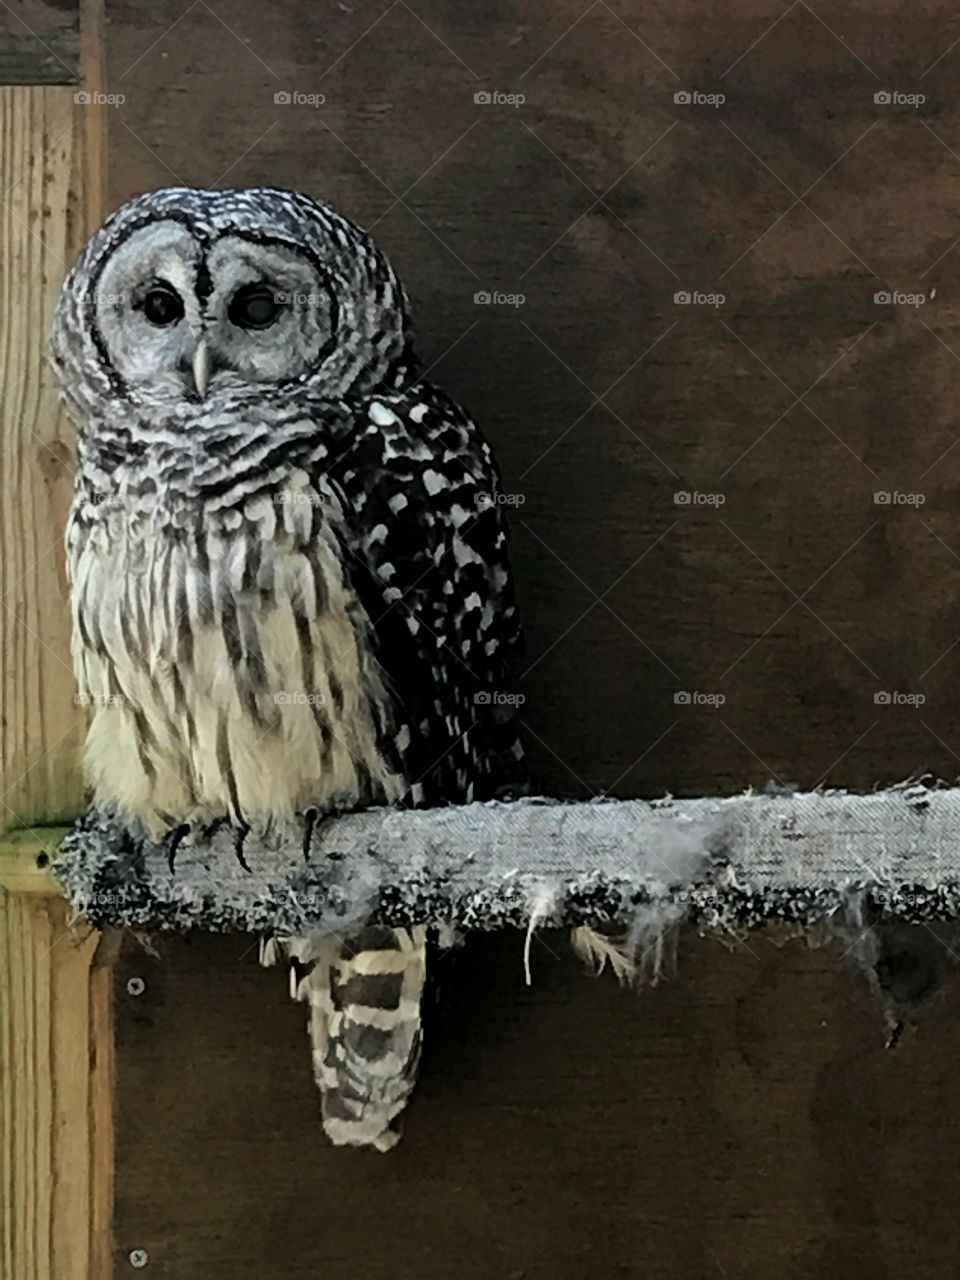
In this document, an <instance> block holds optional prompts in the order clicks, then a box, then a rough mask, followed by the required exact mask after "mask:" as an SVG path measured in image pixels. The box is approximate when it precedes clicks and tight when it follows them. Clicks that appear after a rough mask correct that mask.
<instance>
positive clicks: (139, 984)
mask: <svg viewBox="0 0 960 1280" xmlns="http://www.w3.org/2000/svg"><path fill="white" fill-rule="evenodd" d="M146 989H147V984H146V983H145V982H144V980H143V979H142V978H128V979H127V995H128V996H142V995H143V993H144V992H145V991H146Z"/></svg>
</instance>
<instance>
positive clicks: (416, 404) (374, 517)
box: [325, 383, 523, 805]
mask: <svg viewBox="0 0 960 1280" xmlns="http://www.w3.org/2000/svg"><path fill="white" fill-rule="evenodd" d="M352 416H353V421H354V424H355V425H354V428H353V430H352V432H351V434H350V437H349V438H348V439H345V440H343V441H342V442H341V444H340V447H339V452H337V451H334V450H331V456H330V459H329V461H328V462H327V464H326V466H325V476H326V479H327V481H328V482H330V483H331V484H332V485H333V486H334V487H335V488H336V489H337V490H338V492H339V494H340V495H341V501H342V505H343V513H344V521H343V527H342V534H341V536H342V539H343V551H344V562H345V566H346V570H347V572H348V574H349V575H350V579H351V584H352V586H353V588H354V590H355V591H356V593H357V595H358V597H359V598H360V600H361V602H362V604H363V606H364V609H365V611H366V614H367V616H368V618H369V620H370V627H371V635H370V637H369V638H370V641H371V643H372V644H373V646H374V648H375V651H376V654H377V657H378V660H379V663H380V665H381V667H382V669H383V670H384V672H385V675H386V678H387V680H388V682H389V686H390V688H391V691H392V693H393V696H394V698H395V699H396V701H397V703H398V705H399V708H401V709H402V710H401V711H400V712H399V713H398V719H399V720H402V721H403V722H404V723H405V725H406V726H407V727H408V730H409V740H407V736H406V735H404V739H403V741H401V742H400V743H398V744H397V745H398V747H399V748H400V751H401V754H402V757H403V766H404V768H403V772H404V774H405V776H406V777H407V779H408V783H409V794H408V797H407V799H408V802H410V803H414V804H427V805H429V804H436V803H443V802H456V801H466V800H470V799H486V798H489V797H491V796H494V795H497V794H502V793H504V792H506V791H517V790H519V789H521V788H522V781H523V763H522V749H521V746H520V743H519V739H518V736H517V731H516V726H515V723H513V718H514V711H515V707H516V697H515V695H514V694H513V693H512V691H511V688H510V683H509V682H510V678H511V677H510V668H511V665H512V663H513V662H515V660H516V659H517V658H518V656H519V654H520V652H521V646H522V639H521V629H520V620H519V614H518V610H517V606H516V601H515V598H514V585H513V577H512V574H511V570H510V561H509V538H508V531H507V527H506V522H505V520H504V517H503V508H502V506H501V505H500V503H499V502H498V496H499V493H500V482H499V473H498V471H497V468H496V465H495V463H494V461H493V456H492V453H491V451H490V447H489V445H488V444H487V442H486V441H485V440H484V438H483V436H482V435H481V433H480V431H479V429H478V428H477V427H476V426H475V425H474V423H473V422H472V421H471V420H470V418H469V417H468V416H467V415H466V413H465V412H464V411H463V410H462V409H461V408H460V407H459V406H458V405H457V404H456V403H455V402H454V401H453V400H451V399H450V398H449V397H447V396H446V395H444V394H443V393H442V392H441V391H439V390H438V389H437V388H435V387H433V386H431V385H430V384H427V383H420V384H417V385H415V386H414V387H412V388H409V389H408V390H406V391H405V392H404V393H402V394H396V393H394V394H388V395H381V396H379V397H371V398H370V399H368V400H365V401H363V402H362V403H360V404H357V405H355V406H354V407H353V415H352Z"/></svg>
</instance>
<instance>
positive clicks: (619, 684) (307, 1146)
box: [105, 0, 960, 1280]
mask: <svg viewBox="0 0 960 1280" xmlns="http://www.w3.org/2000/svg"><path fill="white" fill-rule="evenodd" d="M107 17H108V24H107V26H106V53H107V83H106V86H105V88H106V90H107V91H108V92H113V93H122V94H124V95H125V98H126V100H125V102H124V103H123V104H122V105H120V106H118V107H116V108H111V109H110V114H109V157H110V163H109V187H110V203H111V205H115V204H118V203H120V202H121V201H122V200H124V199H126V198H127V197H129V196H131V195H133V194H135V193H137V192H140V191H143V190H145V189H148V188H152V187H156V186H162V185H168V184H171V183H191V184H200V185H216V184H220V185H247V184H254V183H269V184H278V185H289V186H292V187H298V188H302V189H304V190H306V191H308V192H311V193H313V194H315V195H318V196H320V197H322V198H324V199H327V200H329V201H331V202H332V203H333V204H335V205H336V206H337V207H338V208H339V209H340V210H342V211H343V212H344V213H346V214H348V215H349V216H350V217H352V218H354V219H355V220H356V221H358V222H360V223H361V224H363V225H365V226H369V227H371V228H372V229H373V233H374V235H375V237H376V238H377V239H378V240H379V242H380V243H381V244H382V246H383V247H384V248H385V250H386V251H387V252H388V254H389V255H390V256H391V257H392V259H393V261H394V262H395V264H396V266H397V267H398V269H399V271H400V272H401V274H402V276H403V277H404V279H405V281H406V283H407V286H408V288H409V290H410V293H411V295H412V298H413V301H414V306H415V314H416V316H417V319H418V328H419V333H420V345H421V349H422V351H423V354H424V356H425V358H426V362H427V364H428V365H431V366H432V375H431V376H433V377H434V378H435V379H436V380H437V381H438V382H440V383H442V384H443V385H444V386H445V387H447V388H448V389H449V390H451V391H452V392H454V393H455V394H456V395H457V396H459V397H460V398H461V399H462V400H463V401H464V402H465V403H466V404H467V405H468V406H469V407H470V408H471V410H472V411H473V413H474V414H475V416H476V418H477V420H478V421H479V422H480V424H481V425H482V426H483V428H484V430H485V431H486V433H487V434H488V436H489V437H490V439H491V440H492V442H493V444H494V446H495V448H496V450H497V453H498V455H499V458H500V461H501V463H502V466H503V470H504V489H505V492H507V493H509V494H511V495H515V496H516V497H522V499H523V502H522V505H518V506H517V508H516V511H515V513H514V521H513V527H514V546H515V560H516V569H517V576H518V580H519V589H520V595H521V603H522V606H523V610H524V614H525V617H526V622H527V630H528V639H529V644H528V648H529V656H528V658H527V661H526V667H525V671H524V674H523V682H522V688H523V691H524V693H525V695H526V699H527V700H526V702H525V704H524V706H523V708H522V717H523V721H524V723H525V725H526V728H527V738H528V744H529V747H530V754H531V759H532V765H533V771H534V775H535V782H536V785H537V788H538V789H540V790H542V791H545V792H551V793H554V794H571V795H578V796H589V795H593V794H596V793H597V792H608V793H610V794H613V795H621V796H632V795H640V796H655V795H659V794H662V793H664V792H666V791H670V792H673V793H675V794H691V795H698V794H709V793H718V792H719V793H730V792H735V791H738V790H740V789H742V788H744V787H746V786H748V785H752V786H756V787H761V786H763V785H765V784H766V783H767V782H768V781H770V780H771V779H773V780H777V781H780V782H784V783H790V784H797V785H801V786H804V787H810V786H814V785H816V784H830V785H843V786H848V787H853V788H860V789H869V788H870V787H872V786H874V785H875V784H877V783H890V782H895V781H898V780H900V779H902V778H904V777H906V776H908V775H910V774H914V773H920V772H923V771H931V772H932V773H934V774H935V775H938V776H940V777H950V778H952V777H954V776H955V775H956V772H957V763H958V755H957V752H958V751H960V719H958V716H960V712H958V700H957V698H956V697H955V696H954V686H955V683H956V674H957V668H958V663H960V644H958V639H960V603H958V597H960V592H958V590H957V586H958V582H960V523H958V514H957V488H958V485H957V476H958V465H960V449H957V448H956V444H957V440H958V414H957V409H956V405H957V391H958V389H960V323H958V306H957V281H958V278H960V248H958V247H955V246H958V245H960V217H958V214H957V209H958V203H960V202H958V196H960V112H958V105H957V91H956V84H957V73H958V67H960V14H957V13H956V12H955V11H954V10H953V8H952V6H948V5H947V4H941V3H934V2H933V0H926V2H923V3H906V2H896V3H895V2H893V0H874V2H872V3H867V2H866V0H863V2H856V0H832V3H830V4H829V5H828V4H827V3H826V0H817V2H816V3H811V4H809V5H808V4H806V3H805V2H804V0H794V2H793V3H787V2H785V0H738V3H736V4H732V5H727V4H720V3H717V2H716V0H655V2H652V3H647V4H643V5H641V4H637V3H634V4H627V3H622V2H620V0H616V2H612V3H610V4H607V3H605V0H597V2H596V3H593V4H588V2H587V0H576V3H566V2H565V0H557V2H555V3H549V4H548V3H543V2H536V3H534V2H533V0H531V2H528V3H513V4H511V3H495V2H490V3H485V2H481V3H477V4H456V3H453V2H452V0H416V3H414V4H413V5H408V4H406V3H405V2H404V0H398V2H397V3H391V2H390V0H380V2H379V3H361V0H341V2H340V3H322V4H308V3H305V2H304V0H299V2H297V3H290V2H288V3H283V4H274V5H268V4H265V3H262V2H261V3H253V2H252V0H217V2H216V3H213V4H207V3H206V2H205V0H196V2H195V3H193V4H188V3H187V0H179V2H176V3H175V2H174V0H161V2H159V3H158V2H157V0H126V2H125V3H120V2H111V3H109V4H108V6H107ZM955 44H956V45H957V47H956V48H955V47H954V45H955ZM693 90H697V91H699V92H701V93H703V94H723V95H724V96H725V101H724V102H723V103H722V104H719V105H710V104H706V103H703V104H689V105H687V104H683V103H676V102H675V101H674V94H675V93H677V92H678V91H687V92H691V91H693ZM478 92H491V93H492V92H499V93H502V94H523V95H525V99H526V100H525V101H524V102H523V103H522V105H518V106H512V105H506V104H499V105H498V104H493V103H490V104H483V103H479V104H478V103H476V102H475V101H474V95H475V94H476V93H478ZM878 92H888V93H891V94H892V93H894V92H896V93H899V94H904V95H909V94H922V95H924V97H925V101H924V102H923V103H921V104H918V105H908V104H906V103H899V104H897V103H882V102H881V103H876V102H875V101H874V95H875V94H876V93H878ZM277 93H288V94H291V95H293V94H295V93H296V94H302V95H317V94H323V95H324V96H325V102H324V104H323V105H322V106H317V107H314V106H311V105H307V104H306V103H302V104H300V105H297V104H294V103H292V102H291V103H276V102H275V101H274V96H275V94H277ZM495 290H496V291H499V292H500V293H503V294H516V293H522V294H523V295H524V296H525V301H524V302H523V304H522V305H520V306H517V307H511V306H508V305H482V304H477V303H475V301H474V295H475V294H476V293H477V292H480V291H495ZM894 290H898V291H901V292H902V293H904V294H920V293H922V294H923V295H924V301H923V303H922V304H921V305H917V306H911V305H908V304H906V303H876V302H875V301H874V296H875V294H876V293H877V292H880V291H894ZM678 291H688V292H693V291H699V292H700V293H703V294H710V293H714V294H715V293H722V294H723V295H724V302H723V303H722V305H720V306H718V307H710V306H707V305H681V304H678V303H675V301H674V295H675V293H677V292H678ZM878 491H880V492H887V493H889V492H894V491H897V492H900V493H901V494H908V495H913V496H914V501H913V502H911V503H906V504H893V503H890V504H882V503H877V502H876V501H875V497H874V495H875V493H877V492H878ZM677 492H689V493H699V494H706V495H715V496H716V495H720V496H722V498H723V503H722V505H718V499H717V498H716V497H715V499H714V501H713V502H711V503H697V502H691V503H688V504H681V503H677V502H676V501H675V496H674V495H675V494H676V493H677ZM920 497H922V499H923V501H922V504H920V501H919V498H920ZM681 691H685V692H687V693H690V694H693V693H700V694H708V695H714V696H713V697H712V700H711V702H710V703H706V704H704V703H700V704H699V705H698V704H697V703H696V702H695V701H694V700H693V699H692V698H691V701H690V703H689V704H687V705H683V704H678V703H676V702H675V695H676V694H677V693H678V692H681ZM878 694H887V695H890V697H889V699H888V701H887V702H886V703H884V702H882V701H881V702H877V700H876V698H877V695H878ZM715 695H722V696H723V698H724V699H725V701H724V702H723V703H722V704H720V703H719V699H718V698H717V697H716V696H715ZM895 695H899V696H900V701H899V703H898V700H897V697H896V696H895ZM921 697H922V698H923V699H924V701H923V702H922V703H921V702H920V701H919V699H920V698H921ZM907 698H909V701H905V700H904V699H907ZM252 941H253V940H252V939H241V938H229V939H200V938H193V939H177V940H169V939H168V940H162V941H160V943H159V944H158V945H159V948H160V954H159V958H154V957H151V956H150V955H148V954H147V953H145V952H142V951H140V950H138V949H137V948H136V947H133V946H130V947H128V948H127V950H126V952H125V954H124V957H123V960H122V963H121V970H120V974H119V975H118V976H119V982H118V992H119V995H118V1009H117V1021H118V1112H119V1128H118V1169H117V1188H118V1192H117V1195H118V1199H117V1254H116V1257H117V1275H118V1276H124V1275H128V1274H130V1268H129V1265H128V1262H127V1257H128V1254H129V1251H130V1250H131V1249H135V1248H144V1249H147V1250H148V1252H149V1255H150V1262H149V1271H148V1273H147V1274H149V1275H150V1276H164V1277H176V1278H177V1280H186V1278H187V1277H191V1278H193V1277H201V1276H202V1277H210V1278H212V1280H221V1278H222V1280H247V1278H248V1277H250V1278H251V1280H252V1277H258V1278H259V1277H266V1276H269V1277H273V1276H277V1277H280V1276H283V1277H285V1280H297V1278H299V1277H304V1280H306V1277H311V1278H312V1277H315V1276H325V1277H330V1278H331V1280H341V1278H342V1280H388V1278H389V1280H403V1278H404V1277H418V1278H423V1280H433V1278H434V1277H436V1278H437V1280H440V1278H441V1277H442V1278H443V1280H447V1277H452V1276H460V1275H463V1276H469V1277H477V1280H494V1278H496V1280H500V1278H502V1280H554V1278H557V1277H559V1278H561V1280H581V1278H582V1280H587V1278H588V1277H589V1278H590V1280H593V1278H594V1277H597V1276H608V1275H609V1276H630V1277H634V1276H636V1277H643V1280H661V1278H662V1280H668V1278H671V1280H672V1278H681V1280H701V1278H713V1277H716V1278H717V1280H746V1278H749V1280H754V1278H756V1280H768V1278H769V1277H780V1276H786V1277H791V1280H792V1278H794V1277H795V1278H797V1280H806V1278H808V1277H809V1280H848V1278H849V1280H855V1278H856V1280H859V1277H860V1276H862V1275H870V1276H872V1277H875V1278H876V1280H887V1277H889V1278H890V1280H893V1277H900V1276H902V1275H909V1276H911V1277H916V1278H920V1280H941V1278H942V1280H948V1278H949V1280H953V1277H955V1275H956V1272H957V1264H956V1257H957V1253H958V1248H960V1235H958V1231H960V1228H958V1223H957V1214H956V1203H957V1198H958V1194H960V1185H958V1168H957V1160H956V1150H957V1130H958V1123H960V1110H958V1106H957V1101H956V1099H957V1092H958V1090H957V1082H956V1068H955V1064H956V1061H957V1056H958V1050H960V1042H958V1032H957V1026H958V1007H957V1002H958V999H960V991H958V987H957V984H956V982H955V981H954V980H952V979H951V980H947V981H944V982H943V983H942V985H941V986H940V987H939V989H938V990H937V991H936V993H935V994H934V995H933V996H932V997H931V999H930V1000H929V1002H927V1003H926V1004H924V1005H922V1006H918V1007H916V1008H906V1009H901V1010H899V1011H898V1012H897V1016H898V1017H899V1018H900V1019H901V1021H902V1024H903V1026H902V1030H901V1034H900V1035H899V1038H898V1039H896V1040H895V1041H894V1042H892V1043H891V1047H889V1048H886V1049H885V1048H884V1045H885V1043H888V1042H890V1037H889V1031H890V1028H889V1026H887V1025H885V1023H884V1019H883V1017H882V1014H881V1011H880V1010H879V1008H877V1007H876V1006H875V1005H873V1004H872V1003H871V1001H870V999H869V997H868V994H867V991H866V987H865V984H864V983H863V982H862V980H861V979H859V978H858V977H856V976H855V975H851V973H850V971H849V970H850V965H849V957H846V958H844V955H843V953H844V950H845V948H846V947H847V945H848V942H849V941H850V939H848V940H845V941H843V942H840V943H838V944H835V945H833V946H831V947H826V948H824V949H820V950H810V949H807V948H806V947H805V945H804V944H803V943H802V942H801V941H793V942H791V943H790V944H789V945H776V946H775V945H774V942H777V943H779V944H783V943H784V939H783V938H782V937H776V936H774V935H769V936H768V935H751V936H750V937H748V938H744V939H729V940H728V947H727V948H726V949H725V948H723V947H720V946H719V945H717V944H716V943H710V942H706V941H700V940H698V939H696V938H694V937H690V936H686V937H685V938H684V939H683V940H682V941H681V946H680V966H679V974H678V976H677V977H676V978H674V979H672V980H671V981H668V982H667V983H665V984H664V985H661V986H660V987H658V988H657V989H656V990H654V991H647V992H645V993H643V994H642V995H640V996H636V995H633V994H631V993H624V992H620V991H618V990H617V988H616V986H615V985H614V984H613V983H612V982H611V981H609V980H607V979H603V980H601V981H597V982H590V981H588V980H587V979H586V978H585V977H583V976H582V975H581V974H580V973H579V972H578V967H577V965H576V963H575V962H574V961H573V960H572V959H571V958H570V957H569V953H568V951H567V949H566V942H565V940H564V939H562V938H561V937H558V936H554V935H547V936H546V937H544V938H541V939H538V940H537V941H536V942H535V944H534V950H533V958H534V986H533V988H532V990H529V991H528V990H527V989H526V988H525V987H524V985H523V975H522V964H521V942H520V940H519V939H517V938H516V937H514V936H513V935H505V936H503V937H501V938H498V939H475V940H472V941H471V944H470V945H469V946H468V947H467V949H466V950H465V952H464V953H463V955H462V956H461V957H460V960H459V964H458V966H457V978H456V981H455V982H453V983H452V984H451V987H452V990H453V991H454V994H455V1003H454V1007H453V1009H452V1011H451V1012H450V1014H449V1016H448V1018H447V1021H446V1023H445V1025H444V1027H443V1029H442V1030H441V1031H440V1032H439V1033H437V1034H435V1035H434V1036H433V1037H432V1039H428V1051H427V1056H426V1060H425V1063H424V1074H423V1080H422V1082H421V1086H420V1088H419V1091H418V1095H417V1097H416V1099H415V1102H414V1104H413V1106H412V1108H411V1110H410V1113H409V1115H408V1119H407V1123H406V1136H405V1137H404V1140H403V1142H402V1143H401V1145H400V1147H399V1148H398V1149H397V1151H395V1152H394V1153H392V1154H391V1155H389V1156H386V1157H384V1156H380V1155H378V1154H373V1153H356V1152H338V1151H332V1150H331V1149H330V1148H328V1147H327V1146H326V1144H325V1142H324V1140H323V1139H322V1137H321V1134H320V1131H319V1124H318V1106H317V1102H316V1098H315V1096H314V1090H313V1085H312V1082H311V1079H310V1069H309V1057H308V1052H307V1043H306V1037H305V1033H304V1026H303V1022H304V1017H303V1011H302V1010H301V1009H300V1008H298V1007H295V1006H294V1005H292V1004H290V1003H288V1002H287V1000H286V982H285V979H284V977H283V975H281V974H279V973H277V972H269V973H265V972H261V971H260V970H259V969H258V968H257V967H256V954H255V947H252V946H251V943H252ZM938 954H939V958H940V959H941V960H942V961H943V962H944V964H945V965H948V964H949V962H950V960H951V956H950V955H949V954H948V952H947V951H946V950H942V949H938ZM129 976H142V977H144V978H145V980H146V983H147V986H146V990H145V992H144V994H143V995H141V996H139V997H137V998H132V997H129V996H127V995H126V994H125V983H126V979H127V977H129Z"/></svg>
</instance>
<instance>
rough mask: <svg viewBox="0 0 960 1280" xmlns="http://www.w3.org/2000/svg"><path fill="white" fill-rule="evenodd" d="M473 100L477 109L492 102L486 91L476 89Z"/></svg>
mask: <svg viewBox="0 0 960 1280" xmlns="http://www.w3.org/2000/svg"><path fill="white" fill-rule="evenodd" d="M473 100H474V102H475V103H476V104H477V106H478V107H487V106H489V105H490V103H491V102H492V101H493V99H492V98H491V97H490V94H489V93H488V92H487V90H486V89H478V90H477V92H476V93H475V94H474V95H473Z"/></svg>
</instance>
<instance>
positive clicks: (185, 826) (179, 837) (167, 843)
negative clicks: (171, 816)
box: [161, 822, 190, 875]
mask: <svg viewBox="0 0 960 1280" xmlns="http://www.w3.org/2000/svg"><path fill="white" fill-rule="evenodd" d="M189 834H190V823H189V822H181V823H180V825H179V826H178V827H171V829H170V830H169V831H168V832H167V834H166V835H165V836H164V837H163V840H162V841H161V844H162V845H163V846H164V847H165V848H166V851H167V866H168V867H169V868H170V874H171V875H175V874H176V868H175V866H174V864H175V862H176V860H177V850H178V849H179V848H180V846H181V844H182V843H183V841H184V837H186V836H188V835H189Z"/></svg>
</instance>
